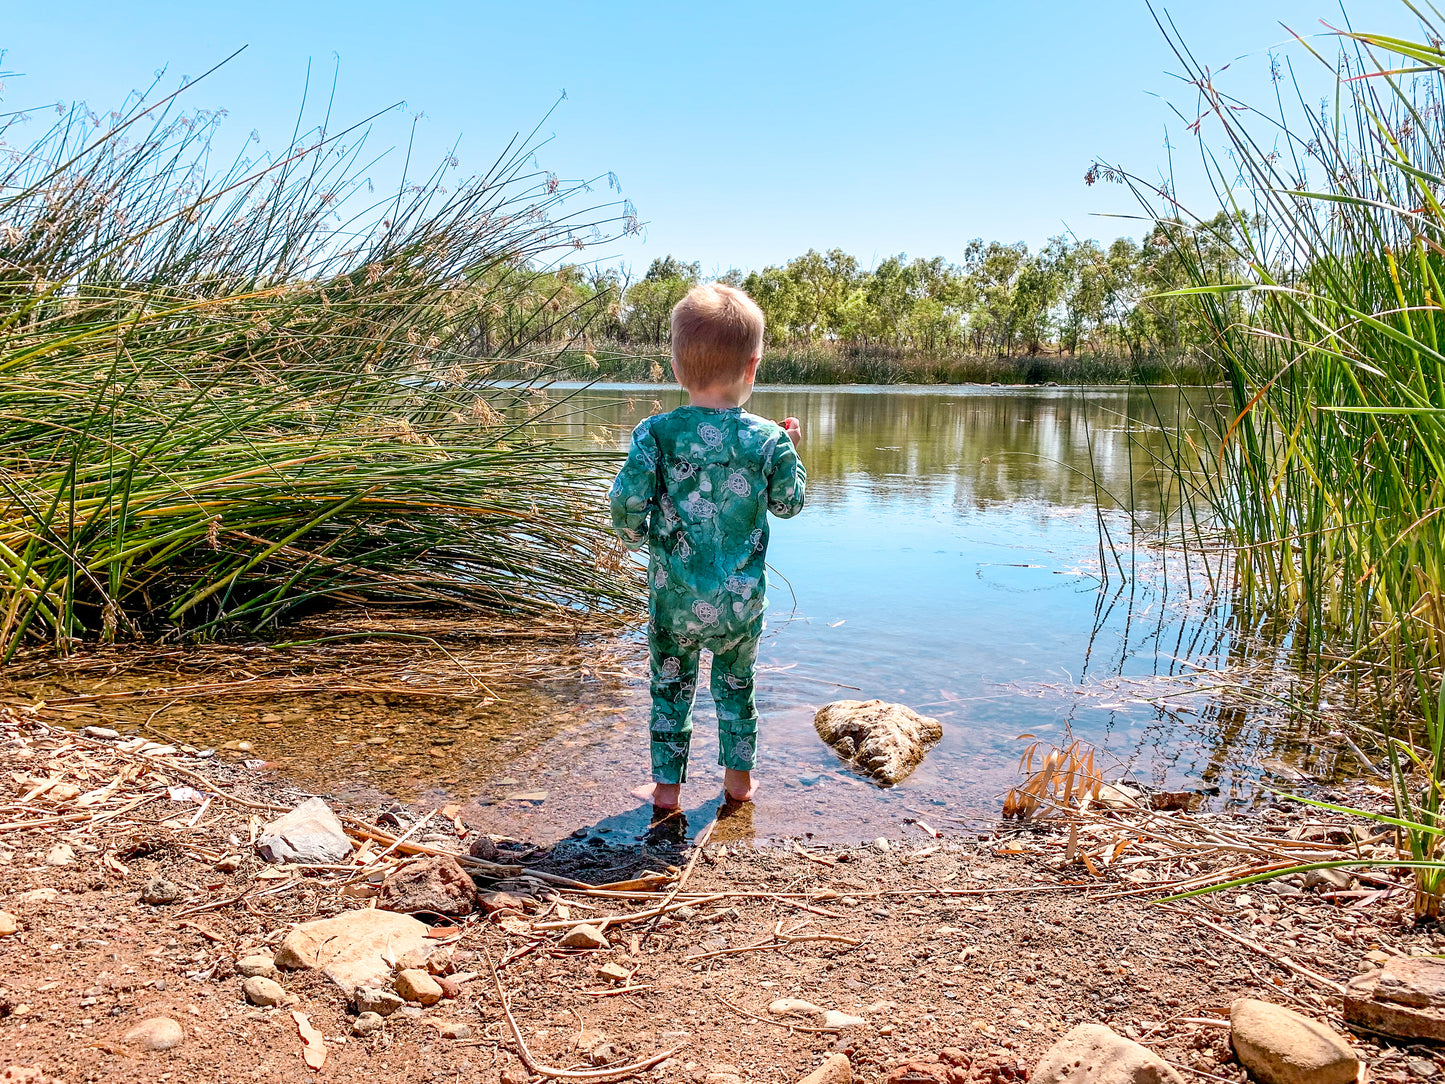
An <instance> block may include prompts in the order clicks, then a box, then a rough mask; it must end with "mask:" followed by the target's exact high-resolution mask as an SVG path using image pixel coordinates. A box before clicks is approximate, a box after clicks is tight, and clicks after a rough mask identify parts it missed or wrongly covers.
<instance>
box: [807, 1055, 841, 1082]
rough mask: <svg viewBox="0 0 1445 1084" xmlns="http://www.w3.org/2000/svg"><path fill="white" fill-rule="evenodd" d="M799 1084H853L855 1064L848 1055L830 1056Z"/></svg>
mask: <svg viewBox="0 0 1445 1084" xmlns="http://www.w3.org/2000/svg"><path fill="white" fill-rule="evenodd" d="M798 1084H853V1063H852V1062H850V1061H849V1060H848V1055H847V1054H832V1055H829V1057H828V1058H827V1060H826V1061H824V1062H823V1064H822V1065H820V1066H818V1068H816V1069H814V1070H813V1071H812V1072H811V1073H809V1074H808V1075H807V1076H805V1077H803V1079H802V1080H800V1081H798Z"/></svg>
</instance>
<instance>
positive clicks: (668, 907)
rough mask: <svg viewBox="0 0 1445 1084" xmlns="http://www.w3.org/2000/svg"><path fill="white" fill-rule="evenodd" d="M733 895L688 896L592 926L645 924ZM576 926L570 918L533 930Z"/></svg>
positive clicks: (538, 925) (534, 926)
mask: <svg viewBox="0 0 1445 1084" xmlns="http://www.w3.org/2000/svg"><path fill="white" fill-rule="evenodd" d="M732 895H733V894H732V893H729V892H719V893H717V894H716V895H712V896H687V897H685V898H684V899H681V900H678V901H676V902H674V903H672V904H658V905H657V906H656V907H649V908H648V909H647V910H646V911H638V912H636V913H635V914H631V915H606V916H604V917H602V918H599V919H594V920H593V921H592V925H594V926H596V927H597V928H598V929H599V930H601V929H604V928H606V927H607V926H625V925H627V924H628V923H630V922H645V921H647V920H648V919H649V918H657V917H658V916H659V915H661V914H664V913H665V912H667V911H676V910H677V909H678V908H679V907H687V906H697V907H701V906H702V905H703V904H706V903H716V902H717V901H718V900H725V899H728V898H730V897H731V896H732ZM575 925H577V922H576V920H575V919H570V918H568V919H562V920H558V921H552V922H534V923H532V929H533V930H570V929H571V928H572V927H573V926H575Z"/></svg>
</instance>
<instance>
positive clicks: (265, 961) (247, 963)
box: [236, 956, 276, 979]
mask: <svg viewBox="0 0 1445 1084" xmlns="http://www.w3.org/2000/svg"><path fill="white" fill-rule="evenodd" d="M236 974H238V975H240V976H241V977H242V978H246V979H249V978H251V977H252V976H255V975H260V976H261V977H262V978H267V979H269V978H274V977H275V975H276V961H275V960H273V959H271V957H269V956H243V957H241V958H240V959H239V960H237V961H236Z"/></svg>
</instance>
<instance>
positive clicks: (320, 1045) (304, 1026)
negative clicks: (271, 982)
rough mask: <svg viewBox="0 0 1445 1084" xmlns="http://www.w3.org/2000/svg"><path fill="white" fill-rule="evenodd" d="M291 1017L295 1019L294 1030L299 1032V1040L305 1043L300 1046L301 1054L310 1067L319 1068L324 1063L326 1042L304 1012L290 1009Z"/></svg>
mask: <svg viewBox="0 0 1445 1084" xmlns="http://www.w3.org/2000/svg"><path fill="white" fill-rule="evenodd" d="M291 1019H292V1020H295V1021H296V1030H297V1031H299V1032H300V1033H301V1041H302V1042H303V1043H305V1044H306V1045H305V1047H304V1048H302V1051H301V1056H302V1057H303V1058H305V1059H306V1064H307V1065H308V1066H310V1067H311V1068H312V1069H320V1068H321V1067H322V1066H323V1065H325V1064H326V1044H325V1043H324V1042H323V1041H322V1039H321V1032H319V1031H317V1030H316V1028H314V1027H313V1026H312V1025H311V1021H310V1020H308V1019H307V1018H306V1014H305V1013H304V1012H298V1011H297V1010H295V1009H292V1010H291Z"/></svg>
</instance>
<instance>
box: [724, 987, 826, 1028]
mask: <svg viewBox="0 0 1445 1084" xmlns="http://www.w3.org/2000/svg"><path fill="white" fill-rule="evenodd" d="M718 1000H719V1001H721V1002H722V1003H723V1004H724V1005H726V1006H727V1007H728V1008H729V1009H731V1010H732V1011H733V1012H735V1013H737V1014H738V1015H739V1016H746V1017H747V1018H748V1019H749V1020H758V1021H760V1022H762V1023H764V1024H772V1025H773V1027H775V1028H787V1029H788V1030H789V1031H806V1032H808V1033H810V1034H812V1035H832V1034H833V1033H834V1032H835V1031H836V1030H837V1029H836V1028H810V1027H807V1026H806V1025H804V1024H789V1023H787V1022H786V1021H783V1020H769V1019H768V1018H767V1017H766V1016H759V1015H758V1014H757V1013H752V1012H748V1010H747V1009H741V1008H739V1007H738V1006H736V1005H734V1004H733V1003H732V1002H731V1001H729V1000H728V999H727V998H725V997H723V996H722V995H720V994H719V995H718Z"/></svg>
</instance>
